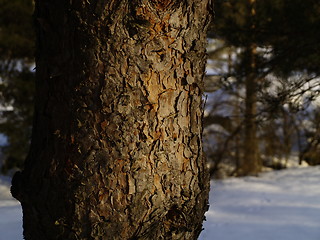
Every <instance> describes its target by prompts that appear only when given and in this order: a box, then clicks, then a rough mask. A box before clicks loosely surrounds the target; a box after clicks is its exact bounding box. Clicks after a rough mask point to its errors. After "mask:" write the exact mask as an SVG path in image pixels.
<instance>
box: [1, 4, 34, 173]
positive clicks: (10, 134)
mask: <svg viewBox="0 0 320 240" xmlns="http://www.w3.org/2000/svg"><path fill="white" fill-rule="evenodd" d="M32 12H33V2H32V1H31V0H1V1H0V79H1V80H0V81H1V82H0V92H1V94H0V101H1V115H0V118H1V121H0V132H1V133H2V134H4V135H5V136H6V138H7V144H6V145H4V146H1V151H2V153H3V154H4V156H3V160H2V161H3V162H2V164H0V167H1V170H2V172H3V173H7V171H8V170H10V169H13V168H22V166H23V161H24V159H25V157H26V155H27V151H28V148H29V143H30V137H31V125H32V114H33V95H34V72H33V70H32V69H33V68H34V66H33V65H34V30H33V27H32V21H31V14H32ZM0 162H1V161H0Z"/></svg>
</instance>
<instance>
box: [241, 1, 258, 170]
mask: <svg viewBox="0 0 320 240" xmlns="http://www.w3.org/2000/svg"><path fill="white" fill-rule="evenodd" d="M255 4H256V0H248V7H249V10H250V14H249V19H248V21H249V25H250V30H251V31H252V33H254V32H255V31H256V30H255V28H256V25H255V17H256V6H255ZM253 37H254V36H253ZM256 58H257V46H256V44H255V43H254V39H253V41H252V42H251V43H248V46H246V47H245V61H246V63H245V64H246V78H245V88H246V97H245V116H244V125H245V126H244V128H245V129H244V131H245V139H244V156H243V159H242V161H241V164H240V169H239V175H256V174H257V173H259V172H260V171H261V167H262V163H261V159H260V157H259V144H258V138H257V123H256V117H257V91H258V89H257V81H258V79H257V74H256V69H257V59H256Z"/></svg>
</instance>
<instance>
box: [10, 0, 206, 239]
mask: <svg viewBox="0 0 320 240" xmlns="http://www.w3.org/2000/svg"><path fill="white" fill-rule="evenodd" d="M35 8H36V10H35V22H36V29H37V54H36V63H37V67H36V68H37V83H36V86H37V89H36V107H35V118H34V128H33V136H32V142H31V149H30V152H29V155H28V157H27V159H26V162H25V168H24V170H23V171H22V172H19V173H17V174H16V175H15V176H14V178H13V182H12V195H13V196H14V197H15V198H17V199H18V200H19V201H20V202H21V204H22V208H23V227H24V237H25V239H26V240H40V239H41V240H53V239H63V240H66V239H68V240H76V239H77V240H79V239H83V240H84V239H103V240H104V239H113V240H114V239H197V237H198V235H199V234H200V232H201V229H202V221H203V219H204V213H205V211H206V210H207V204H208V191H209V178H208V176H209V175H208V170H207V167H206V162H205V159H204V156H203V153H202V140H201V137H202V114H203V101H202V79H203V75H204V70H205V63H206V53H205V44H206V28H207V25H208V23H209V20H210V17H209V11H210V10H211V1H210V0H180V1H170V0H152V1H147V0H132V1H129V0H118V1H114V0H104V1H102V0H92V1H91V0H90V1H72V0H70V1H66V0H55V1H53V0H41V1H40V0H37V1H36V6H35Z"/></svg>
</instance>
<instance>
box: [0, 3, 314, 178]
mask: <svg viewBox="0 0 320 240" xmlns="http://www.w3.org/2000/svg"><path fill="white" fill-rule="evenodd" d="M214 2H215V18H214V22H213V23H212V25H211V26H210V30H209V33H208V66H207V74H206V77H205V89H204V91H205V96H204V99H205V101H206V111H205V115H204V127H205V128H204V146H205V151H206V155H207V158H208V162H209V164H210V170H211V174H212V177H216V178H220V177H226V176H244V175H256V174H258V173H259V172H261V171H263V169H264V168H266V167H268V168H273V169H281V168H286V167H287V166H288V162H289V159H292V158H293V157H295V159H296V161H298V162H299V163H302V162H303V161H305V162H307V163H308V164H310V165H317V164H320V157H319V156H320V99H319V93H320V81H319V78H318V76H319V74H320V67H319V66H320V2H319V1H317V0H304V1H301V0H215V1H214ZM33 7H34V4H33V1H32V0H0V133H1V134H2V136H3V137H2V139H3V140H2V141H0V144H1V158H0V167H1V172H2V173H4V174H10V173H12V172H13V171H15V170H17V169H20V168H22V167H23V161H24V159H25V157H26V155H27V151H28V148H29V142H30V138H31V131H32V114H33V112H32V111H33V92H34V81H35V64H34V52H35V34H34V29H33V21H38V20H39V19H38V20H37V19H33V18H32V14H33Z"/></svg>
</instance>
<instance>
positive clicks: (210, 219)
mask: <svg viewBox="0 0 320 240" xmlns="http://www.w3.org/2000/svg"><path fill="white" fill-rule="evenodd" d="M206 218H207V221H206V222H205V224H204V228H205V230H204V231H203V232H202V234H201V236H200V239H201V240H211V239H212V240H320V166H317V167H302V168H291V169H287V170H282V171H273V172H268V173H264V174H261V176H260V177H259V178H257V177H245V178H229V179H225V180H219V181H215V182H212V183H211V192H210V209H209V211H208V212H207V214H206Z"/></svg>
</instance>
